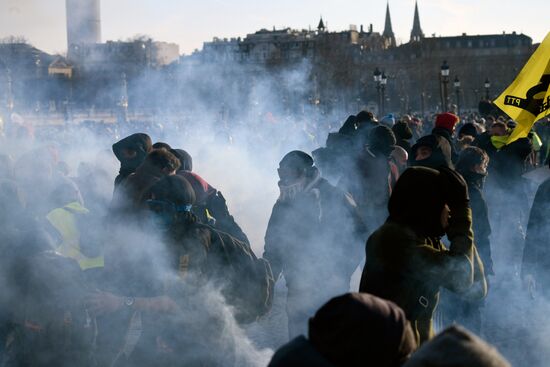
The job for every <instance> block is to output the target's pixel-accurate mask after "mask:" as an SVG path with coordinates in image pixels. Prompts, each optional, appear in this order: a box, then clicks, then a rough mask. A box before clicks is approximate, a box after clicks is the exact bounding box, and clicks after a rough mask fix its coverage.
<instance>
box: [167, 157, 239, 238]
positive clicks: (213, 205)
mask: <svg viewBox="0 0 550 367" xmlns="http://www.w3.org/2000/svg"><path fill="white" fill-rule="evenodd" d="M170 152H171V153H172V154H174V155H175V156H176V157H177V158H178V159H179V161H180V163H181V166H180V168H179V169H178V170H177V172H176V174H177V175H178V176H181V177H183V178H185V179H186V180H187V181H188V182H189V183H190V184H191V186H192V187H193V190H194V191H195V204H194V205H193V213H194V214H195V215H196V216H197V217H198V218H199V220H200V221H201V222H202V223H208V224H210V225H212V226H213V227H215V228H217V229H219V230H220V231H222V232H226V233H228V234H230V235H231V236H233V237H235V238H236V239H238V240H240V241H243V242H245V243H247V244H250V242H249V240H248V237H247V236H246V234H245V233H244V232H243V230H242V229H241V227H240V226H239V225H238V224H237V222H236V221H235V218H233V216H232V215H231V214H230V213H229V208H228V207H227V204H226V201H225V198H224V197H223V195H222V193H221V192H220V191H218V190H216V189H215V188H214V187H212V186H211V185H210V184H209V183H208V182H206V180H205V179H203V178H202V177H201V176H199V175H198V174H196V173H195V172H192V171H193V158H192V157H191V155H190V154H189V153H187V152H186V151H185V150H183V149H171V150H170Z"/></svg>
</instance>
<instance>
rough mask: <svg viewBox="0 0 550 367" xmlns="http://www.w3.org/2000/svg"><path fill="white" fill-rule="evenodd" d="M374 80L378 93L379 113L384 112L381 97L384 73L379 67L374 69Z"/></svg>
mask: <svg viewBox="0 0 550 367" xmlns="http://www.w3.org/2000/svg"><path fill="white" fill-rule="evenodd" d="M372 76H373V79H374V82H375V83H376V92H377V93H378V113H379V114H381V113H382V97H381V95H382V94H381V92H380V89H381V84H382V73H381V72H380V70H379V69H378V68H376V70H374V73H373V74H372Z"/></svg>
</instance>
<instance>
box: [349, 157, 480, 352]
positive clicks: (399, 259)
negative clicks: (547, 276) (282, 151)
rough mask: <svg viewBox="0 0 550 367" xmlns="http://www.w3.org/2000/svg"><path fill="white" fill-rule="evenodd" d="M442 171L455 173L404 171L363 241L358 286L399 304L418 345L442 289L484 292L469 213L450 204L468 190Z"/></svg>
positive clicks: (425, 334) (471, 294)
mask: <svg viewBox="0 0 550 367" xmlns="http://www.w3.org/2000/svg"><path fill="white" fill-rule="evenodd" d="M446 175H453V173H446V174H442V173H439V172H437V171H435V170H432V169H427V168H421V167H415V168H409V169H408V170H407V171H405V172H404V173H403V175H402V176H401V177H400V179H399V180H398V182H397V185H396V187H395V189H394V192H393V193H392V197H391V198H390V203H389V213H390V216H389V218H388V220H387V221H386V223H385V224H384V225H382V226H381V227H380V228H379V229H378V230H377V231H375V232H374V233H373V234H372V235H371V236H370V237H369V239H368V241H367V246H366V258H367V261H366V264H365V268H364V269H363V274H362V276H361V284H360V288H359V290H360V291H361V292H368V293H371V294H373V295H376V296H378V297H381V298H384V299H388V300H390V301H393V302H395V303H396V304H397V305H398V306H400V307H401V308H403V310H404V311H405V313H406V315H407V318H408V319H409V320H410V321H411V324H412V327H413V329H414V331H415V333H416V335H417V338H418V341H419V342H420V343H423V342H425V341H426V340H428V339H429V338H430V337H431V336H432V334H433V330H432V325H431V319H432V316H433V312H434V310H435V308H436V306H437V303H438V299H439V288H440V287H445V288H447V289H449V290H451V291H454V292H468V297H470V298H482V297H484V296H485V294H486V284H485V279H484V274H483V265H482V263H481V261H480V260H479V257H478V256H477V252H476V251H475V247H474V245H473V235H472V233H471V229H470V228H471V211H470V209H469V208H466V209H465V210H464V211H461V210H459V208H460V205H458V204H456V203H454V204H452V205H451V203H453V202H454V200H456V199H454V198H453V196H454V195H456V193H455V194H450V193H449V192H450V191H451V190H454V191H456V190H457V189H458V190H459V191H460V190H464V191H466V189H465V188H463V189H461V188H456V187H453V186H452V185H453V184H452V183H451V182H452V181H448V178H447V176H446ZM453 177H454V176H453ZM458 184H460V183H458ZM464 185H465V183H464ZM458 196H461V197H463V196H467V194H466V193H465V192H464V193H463V194H460V195H458ZM446 203H448V204H449V206H450V207H451V213H452V212H453V208H458V209H456V211H455V213H456V214H454V215H452V216H451V221H450V225H449V227H448V228H446V229H444V228H443V227H442V226H441V223H440V218H441V211H442V209H443V207H444V206H445V204H446ZM445 232H447V236H448V237H449V239H450V241H451V247H450V249H449V250H447V249H446V248H445V246H444V245H443V243H442V242H441V240H440V238H441V236H442V235H443V234H445ZM472 285H473V287H472Z"/></svg>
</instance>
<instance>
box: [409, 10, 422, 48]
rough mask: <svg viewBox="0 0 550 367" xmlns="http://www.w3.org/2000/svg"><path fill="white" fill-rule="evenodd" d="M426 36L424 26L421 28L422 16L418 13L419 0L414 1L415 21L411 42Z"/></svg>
mask: <svg viewBox="0 0 550 367" xmlns="http://www.w3.org/2000/svg"><path fill="white" fill-rule="evenodd" d="M422 38H424V33H422V28H420V16H419V15H418V1H415V3H414V21H413V28H412V31H411V42H418V41H420V40H421V39H422Z"/></svg>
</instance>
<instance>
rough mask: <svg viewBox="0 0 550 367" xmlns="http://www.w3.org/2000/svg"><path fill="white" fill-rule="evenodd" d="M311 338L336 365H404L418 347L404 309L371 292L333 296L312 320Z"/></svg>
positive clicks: (321, 351) (310, 322) (383, 366)
mask: <svg viewBox="0 0 550 367" xmlns="http://www.w3.org/2000/svg"><path fill="white" fill-rule="evenodd" d="M309 339H310V341H311V343H312V344H313V346H314V347H315V349H317V350H318V351H319V353H321V354H322V355H323V356H324V357H325V358H327V360H329V361H330V362H331V363H333V364H334V365H336V366H350V367H354V366H378V367H385V366H395V367H397V366H400V365H401V364H403V362H404V361H406V360H407V359H408V358H409V356H410V354H411V353H412V352H413V351H414V350H415V349H416V341H415V338H414V335H413V332H412V329H411V327H410V325H409V322H408V321H407V319H406V317H405V313H404V311H403V310H402V309H401V308H399V307H398V306H397V305H395V304H394V303H392V302H389V301H386V300H383V299H381V298H378V297H375V296H372V295H370V294H367V293H348V294H345V295H342V296H339V297H335V298H333V299H331V300H330V301H329V302H328V303H326V304H325V305H324V306H323V307H321V308H320V309H319V310H318V311H317V313H316V314H315V316H314V317H313V318H311V319H310V320H309Z"/></svg>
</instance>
